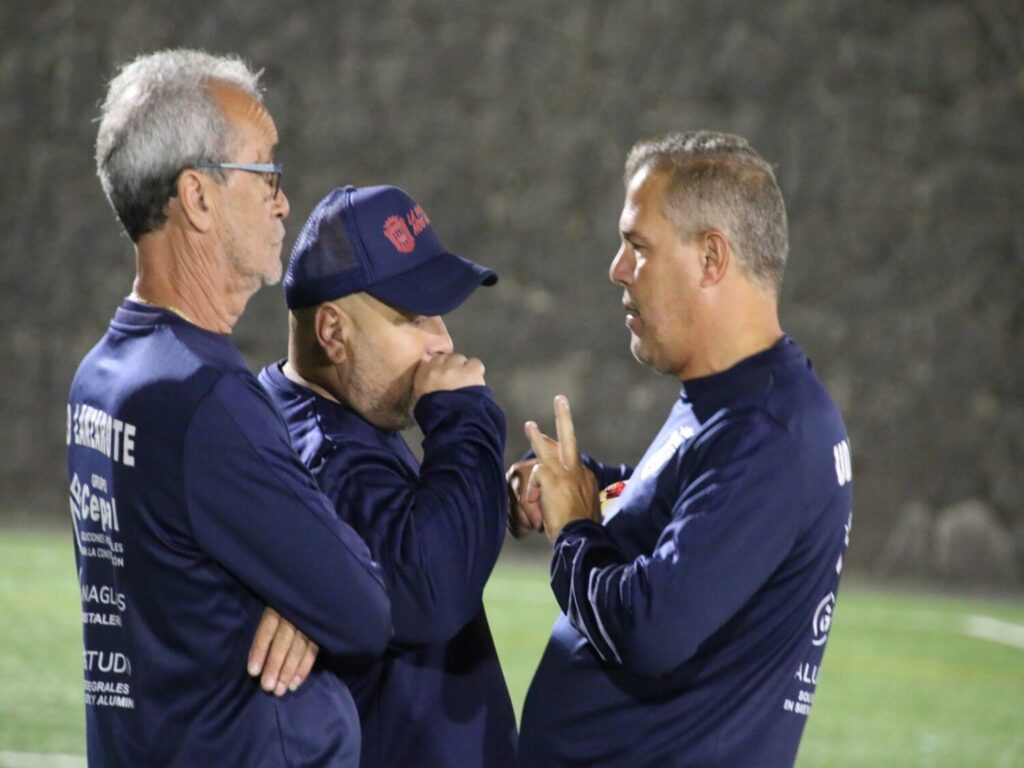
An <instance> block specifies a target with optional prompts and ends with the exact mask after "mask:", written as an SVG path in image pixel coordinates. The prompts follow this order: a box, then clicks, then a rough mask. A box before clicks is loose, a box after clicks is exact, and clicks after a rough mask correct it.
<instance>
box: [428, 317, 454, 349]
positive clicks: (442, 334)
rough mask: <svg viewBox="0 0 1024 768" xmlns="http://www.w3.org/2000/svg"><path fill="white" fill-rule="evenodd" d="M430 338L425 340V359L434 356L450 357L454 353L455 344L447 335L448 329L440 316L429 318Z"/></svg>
mask: <svg viewBox="0 0 1024 768" xmlns="http://www.w3.org/2000/svg"><path fill="white" fill-rule="evenodd" d="M429 332H430V336H429V338H428V340H427V357H433V356H434V355H450V354H451V353H452V352H453V351H455V343H454V342H453V341H452V337H451V336H450V335H448V327H447V326H446V325H445V324H444V319H443V318H441V317H440V316H435V317H432V318H430V331H429Z"/></svg>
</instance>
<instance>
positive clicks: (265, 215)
mask: <svg viewBox="0 0 1024 768" xmlns="http://www.w3.org/2000/svg"><path fill="white" fill-rule="evenodd" d="M257 80H258V75H257V74H255V73H253V72H252V71H251V70H250V69H249V68H248V67H247V66H246V65H245V64H244V63H243V62H241V61H240V60H238V59H235V58H230V57H214V56H211V55H209V54H206V53H202V52H197V51H164V52H160V53H156V54H151V55H146V56H142V57H140V58H138V59H136V60H135V61H133V62H131V63H130V64H128V65H127V66H125V67H124V68H123V69H122V70H121V72H120V73H119V74H118V76H117V77H116V78H115V79H114V80H113V81H112V82H111V83H110V87H109V90H108V93H107V96H106V100H105V101H104V103H103V107H102V117H101V121H100V127H99V134H98V137H97V141H96V160H97V166H98V169H99V176H100V180H101V182H102V184H103V189H104V191H105V193H106V194H107V197H108V199H109V201H110V203H111V205H112V206H113V208H114V211H115V212H116V214H117V216H118V218H119V219H120V221H121V223H122V225H123V226H124V229H125V231H126V232H127V233H128V235H129V237H130V238H131V240H132V241H133V243H134V244H135V253H136V277H135V282H134V286H133V290H132V293H131V295H130V296H129V297H128V298H126V299H125V300H124V302H123V303H122V304H121V306H120V307H119V308H118V309H117V311H116V313H115V315H114V318H113V320H112V321H111V323H110V326H109V328H108V330H107V332H106V334H105V335H104V337H103V338H102V339H101V340H100V342H99V343H98V344H97V345H96V346H95V347H94V348H93V350H92V351H91V352H90V353H89V354H88V355H87V356H86V358H85V359H84V360H83V361H82V363H81V365H80V366H79V368H78V372H77V373H76V375H75V378H74V381H73V383H72V385H71V393H70V398H69V401H68V408H67V415H68V430H67V442H68V478H69V483H70V497H71V498H70V507H71V515H72V521H73V524H74V534H75V544H76V552H75V555H76V559H77V562H78V573H79V580H80V586H81V595H82V611H83V623H84V630H83V637H84V644H85V652H84V667H85V704H86V707H85V709H86V735H87V746H88V758H89V763H90V765H96V766H109V765H118V766H156V765H159V766H199V765H203V766H206V765H232V766H246V765H260V766H295V765H317V766H354V765H357V764H358V760H359V744H360V732H359V723H358V718H357V714H356V710H355V707H354V704H353V701H352V697H351V694H350V693H349V691H348V690H347V688H346V687H345V685H344V684H343V683H342V682H341V681H340V680H339V679H338V678H337V677H336V676H335V675H333V674H331V673H329V672H326V671H321V670H319V669H311V667H312V661H313V658H314V657H315V654H316V652H317V650H318V647H317V646H320V647H322V648H323V649H324V651H325V652H327V653H328V654H330V655H332V656H348V655H355V656H367V655H375V654H379V653H380V652H382V651H383V649H384V648H385V646H386V644H387V642H388V641H389V639H390V635H391V621H390V602H389V600H388V597H387V593H386V591H385V588H384V583H383V580H382V577H381V575H380V573H379V569H378V567H377V566H376V564H375V563H374V562H373V561H372V559H371V557H370V554H369V551H368V549H367V547H366V546H365V545H364V544H363V542H362V540H361V539H360V538H359V536H357V535H356V534H355V533H354V532H353V531H352V530H351V528H349V527H348V526H347V525H345V524H343V523H342V522H340V521H339V520H338V519H337V517H336V516H335V515H334V510H333V507H332V506H331V504H330V502H329V501H328V500H327V499H326V498H325V497H324V496H322V495H321V494H320V492H319V491H318V489H317V486H316V483H315V481H314V480H313V478H312V477H311V476H310V474H309V473H308V471H307V470H306V469H305V467H304V466H303V465H302V463H301V462H300V461H299V459H298V456H297V455H296V454H295V452H294V451H293V450H292V448H291V445H290V444H289V440H288V433H287V431H286V429H285V426H284V423H283V422H282V420H281V417H280V416H279V415H278V413H277V412H276V410H275V409H274V407H273V405H272V403H271V402H270V400H269V399H268V398H267V396H266V394H265V393H264V392H263V390H262V389H261V387H260V386H259V384H258V383H257V381H256V379H255V377H254V376H253V375H252V374H251V373H250V372H249V370H248V368H247V367H246V365H245V362H244V361H243V359H242V357H241V355H240V354H239V352H238V350H237V349H236V348H235V347H234V345H233V344H232V343H231V336H230V334H231V330H232V328H233V327H234V325H235V323H236V321H237V320H238V318H239V317H240V316H241V314H242V312H243V311H244V309H245V305H246V303H247V302H248V300H249V298H250V297H251V296H252V295H253V294H254V293H255V292H256V290H257V289H258V288H259V287H260V286H261V285H263V284H268V283H275V282H277V281H278V280H279V279H280V277H281V271H282V265H281V260H280V255H281V244H282V239H283V237H284V226H283V220H284V219H285V217H287V215H288V199H287V197H285V195H284V192H282V191H281V189H280V181H281V166H280V165H278V164H276V163H275V162H274V158H273V154H274V149H275V146H276V144H277V129H276V127H275V125H274V121H273V119H272V118H271V116H270V113H269V112H268V111H267V109H266V108H265V107H264V106H263V104H262V101H261V97H260V92H259V90H258V86H257ZM265 606H273V607H274V608H276V609H277V611H279V613H277V612H275V611H273V610H270V609H265ZM261 616H262V619H261ZM257 625H259V631H258V632H257ZM295 626H298V627H301V628H302V630H303V632H298V631H297V630H295V628H294V627H295ZM254 633H256V634H255V641H254V640H253V638H254ZM307 636H308V638H309V639H307ZM250 643H251V644H252V645H251V648H250ZM268 648H269V652H268ZM247 652H248V653H247ZM247 655H248V656H249V670H248V671H249V673H250V674H255V675H258V674H261V673H262V680H261V682H262V687H263V689H264V690H261V687H260V684H259V683H258V682H257V681H256V680H254V679H252V677H250V676H249V675H248V674H246V661H247ZM265 660H266V664H264V661H265ZM302 683H304V684H303V685H302V688H301V690H298V691H297V692H294V693H291V692H289V690H293V691H294V690H295V689H296V688H297V687H298V685H299V684H302ZM271 694H276V696H275V695H271Z"/></svg>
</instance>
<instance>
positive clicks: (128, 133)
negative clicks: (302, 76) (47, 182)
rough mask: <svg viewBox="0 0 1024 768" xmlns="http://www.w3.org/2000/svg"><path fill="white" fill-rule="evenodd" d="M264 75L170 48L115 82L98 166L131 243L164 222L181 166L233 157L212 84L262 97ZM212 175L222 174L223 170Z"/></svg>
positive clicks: (130, 67) (105, 110)
mask: <svg viewBox="0 0 1024 768" xmlns="http://www.w3.org/2000/svg"><path fill="white" fill-rule="evenodd" d="M260 74H262V72H254V71H253V70H251V69H250V68H249V66H248V65H247V64H246V63H245V62H243V61H242V60H241V59H239V58H238V57H235V56H212V55H210V54H208V53H206V52H204V51H189V50H172V51H159V52H157V53H151V54H146V55H144V56H139V57H138V58H137V59H135V60H134V61H132V62H130V63H128V64H126V65H125V66H124V67H123V68H122V69H121V71H120V72H119V73H118V75H117V76H116V77H115V78H114V79H113V80H112V81H111V82H110V87H109V88H108V89H107V96H106V98H105V99H104V101H103V106H102V108H101V113H100V121H99V122H100V128H99V132H98V133H97V135H96V171H97V173H98V174H99V177H100V183H101V184H102V185H103V192H104V193H105V194H106V196H107V200H108V201H109V202H110V205H111V206H112V207H113V209H114V212H115V213H116V214H117V217H118V218H119V219H120V220H121V224H122V225H123V226H124V228H125V230H126V231H127V232H128V236H129V237H130V238H131V239H132V241H133V242H138V240H139V238H140V237H141V236H142V235H144V234H146V233H147V232H152V231H154V230H157V229H160V227H162V226H163V224H164V222H165V221H166V220H167V216H166V214H165V213H164V207H165V206H166V204H167V200H168V197H169V196H170V194H171V191H172V189H173V186H174V183H175V181H176V180H177V177H178V174H179V173H180V172H181V170H182V169H183V168H187V167H189V166H191V165H195V164H196V163H203V162H222V161H225V160H228V159H229V158H228V152H229V150H230V147H229V144H230V141H231V131H230V125H229V123H228V121H227V119H226V118H225V116H224V113H223V110H222V108H221V106H220V104H219V103H218V102H217V99H216V98H215V97H214V95H213V94H212V93H211V92H210V86H211V85H212V84H213V83H215V82H217V81H220V82H225V83H230V84H232V85H236V86H238V87H239V88H241V89H243V90H244V91H245V92H246V93H248V94H249V95H250V96H252V97H253V98H255V99H256V100H258V101H261V100H262V97H261V94H260V91H259V85H258V82H259V77H260ZM215 175H217V177H218V179H219V180H221V181H223V180H224V174H223V173H222V172H219V171H217V172H215Z"/></svg>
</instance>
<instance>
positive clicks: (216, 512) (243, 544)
mask: <svg viewBox="0 0 1024 768" xmlns="http://www.w3.org/2000/svg"><path fill="white" fill-rule="evenodd" d="M183 452H184V466H185V495H186V500H187V504H188V514H189V522H190V524H191V526H192V529H193V532H194V534H195V538H196V541H197V542H198V543H199V546H200V547H202V548H203V550H204V551H205V552H206V553H207V554H208V555H209V556H210V558H211V559H213V560H214V561H216V562H218V563H219V564H221V565H222V566H223V567H224V568H225V569H226V570H228V571H229V572H231V573H232V574H234V576H235V577H236V578H237V579H238V580H239V581H241V582H242V583H243V584H245V585H246V586H248V587H249V588H250V589H251V590H252V591H253V592H254V593H255V594H257V595H259V597H260V599H262V600H263V601H264V602H266V603H267V604H268V605H270V606H273V607H274V609H275V610H277V611H278V612H279V613H280V614H281V615H282V616H284V617H285V618H286V619H288V621H290V622H291V623H293V624H294V625H295V626H296V627H298V628H300V629H301V630H302V631H303V632H305V633H306V634H307V635H309V637H311V638H312V639H313V640H315V641H316V642H317V643H318V644H319V645H320V646H321V647H322V648H324V649H325V650H326V651H327V652H328V653H330V654H332V655H336V656H345V655H366V654H372V655H377V654H380V653H382V652H383V651H384V649H385V647H386V646H387V643H388V641H389V639H390V636H391V607H390V601H389V599H388V596H387V592H386V590H385V587H384V580H383V578H382V576H381V574H380V572H379V569H378V567H377V565H376V564H375V563H374V562H373V561H372V559H371V557H370V553H369V550H368V549H367V547H366V545H365V544H364V543H363V542H362V540H360V538H359V536H358V535H357V534H356V533H355V531H353V530H352V529H351V528H350V527H349V526H347V525H345V524H344V523H342V522H341V521H339V520H338V519H337V517H336V515H335V514H334V511H333V510H332V509H331V507H330V504H329V502H328V501H327V499H326V498H325V497H324V496H323V494H321V493H320V491H319V490H318V489H317V487H316V483H315V481H314V480H313V478H312V476H311V475H310V474H309V471H308V470H307V469H306V468H305V467H304V466H303V465H302V463H301V462H300V461H299V458H298V456H297V455H296V454H295V451H294V450H293V449H292V447H291V444H290V443H289V442H288V435H287V431H286V430H285V426H284V422H283V421H282V420H281V417H280V416H279V415H278V413H277V411H276V410H274V407H273V405H272V404H271V403H270V401H269V400H268V399H267V397H266V395H265V394H264V393H263V391H262V390H261V389H260V387H259V385H258V384H257V383H256V380H255V379H254V378H252V377H251V376H242V375H232V374H228V375H225V376H223V377H222V378H221V380H220V381H219V383H218V384H217V385H216V386H215V387H214V389H213V390H212V391H211V392H210V393H209V394H208V395H207V396H206V397H205V399H204V400H203V401H202V402H201V404H200V406H199V407H198V408H197V410H196V412H195V414H194V416H193V418H192V421H191V424H190V426H189V429H188V432H187V434H186V438H185V445H184V447H183Z"/></svg>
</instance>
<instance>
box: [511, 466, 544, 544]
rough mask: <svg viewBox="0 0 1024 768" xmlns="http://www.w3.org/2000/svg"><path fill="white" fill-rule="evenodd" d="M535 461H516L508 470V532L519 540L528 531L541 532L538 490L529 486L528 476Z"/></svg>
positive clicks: (542, 522)
mask: <svg viewBox="0 0 1024 768" xmlns="http://www.w3.org/2000/svg"><path fill="white" fill-rule="evenodd" d="M535 466H537V459H525V460H523V461H517V462H516V463H515V464H513V465H512V466H511V467H509V468H508V472H506V473H505V480H506V481H507V482H508V530H509V533H511V534H512V535H513V536H514V537H515V538H517V539H521V538H523V537H524V536H526V535H527V534H528V533H529V532H530V531H543V530H544V518H543V517H542V516H541V511H540V489H539V488H537V487H535V486H532V485H530V475H531V474H532V473H533V468H534V467H535Z"/></svg>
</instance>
